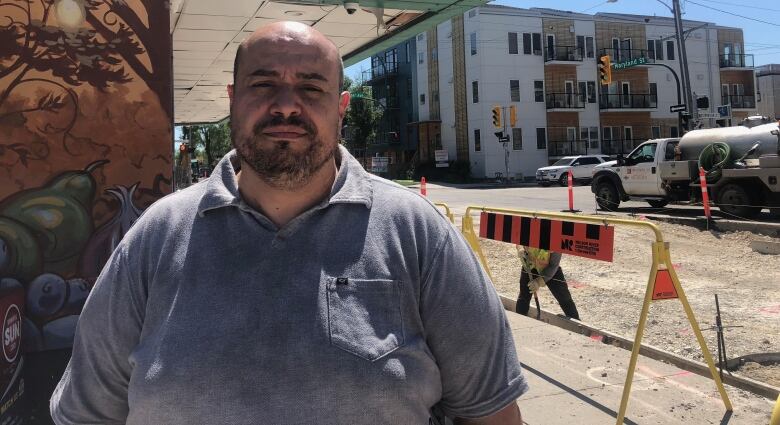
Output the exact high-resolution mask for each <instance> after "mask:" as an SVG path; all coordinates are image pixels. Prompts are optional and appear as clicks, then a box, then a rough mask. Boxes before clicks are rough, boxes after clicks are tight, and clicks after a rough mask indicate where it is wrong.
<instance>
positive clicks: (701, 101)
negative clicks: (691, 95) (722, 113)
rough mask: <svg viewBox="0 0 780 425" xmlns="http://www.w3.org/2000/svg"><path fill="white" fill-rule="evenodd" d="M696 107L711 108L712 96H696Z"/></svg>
mask: <svg viewBox="0 0 780 425" xmlns="http://www.w3.org/2000/svg"><path fill="white" fill-rule="evenodd" d="M696 107H697V108H699V109H709V108H710V98H709V97H707V96H701V97H697V98H696Z"/></svg>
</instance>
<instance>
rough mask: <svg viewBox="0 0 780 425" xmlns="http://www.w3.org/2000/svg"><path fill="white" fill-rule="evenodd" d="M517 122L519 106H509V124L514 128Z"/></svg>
mask: <svg viewBox="0 0 780 425" xmlns="http://www.w3.org/2000/svg"><path fill="white" fill-rule="evenodd" d="M515 124H517V106H515V105H512V106H510V107H509V126H510V127H512V128H514V127H515Z"/></svg>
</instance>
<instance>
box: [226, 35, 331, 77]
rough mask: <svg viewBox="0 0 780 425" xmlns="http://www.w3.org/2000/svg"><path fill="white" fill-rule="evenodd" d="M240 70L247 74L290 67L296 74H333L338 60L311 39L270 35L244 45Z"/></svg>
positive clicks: (328, 50) (320, 44)
mask: <svg viewBox="0 0 780 425" xmlns="http://www.w3.org/2000/svg"><path fill="white" fill-rule="evenodd" d="M241 62H242V63H241V67H242V68H243V70H244V71H246V72H247V73H248V74H251V73H252V72H253V71H254V69H255V68H263V69H269V70H279V68H284V69H289V68H290V67H293V68H294V69H296V70H299V71H302V72H304V71H317V72H327V73H328V74H330V73H335V72H337V69H336V68H337V63H338V57H337V53H334V52H332V51H331V49H329V48H328V47H327V46H324V45H323V44H322V43H318V42H315V41H312V40H300V39H290V38H286V37H283V36H278V35H273V36H270V37H268V38H266V37H263V38H258V39H255V40H252V41H251V42H250V43H247V45H246V50H245V51H244V53H243V54H242V59H241Z"/></svg>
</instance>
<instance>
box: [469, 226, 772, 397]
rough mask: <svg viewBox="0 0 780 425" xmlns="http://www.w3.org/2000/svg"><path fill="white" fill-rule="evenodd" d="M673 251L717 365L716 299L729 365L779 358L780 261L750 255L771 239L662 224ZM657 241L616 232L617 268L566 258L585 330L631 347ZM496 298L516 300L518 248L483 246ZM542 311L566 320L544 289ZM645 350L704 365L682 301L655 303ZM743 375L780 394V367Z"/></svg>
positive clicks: (641, 232) (752, 367)
mask: <svg viewBox="0 0 780 425" xmlns="http://www.w3.org/2000/svg"><path fill="white" fill-rule="evenodd" d="M656 224H658V225H659V226H660V228H661V231H662V233H663V235H664V239H665V240H666V241H667V242H669V243H670V253H671V259H672V263H673V267H674V269H675V270H676V272H677V275H678V277H679V278H680V282H681V285H682V288H683V290H684V292H685V295H686V297H687V299H688V302H689V303H690V305H691V308H692V309H693V312H694V315H695V317H696V320H697V321H698V323H699V326H700V328H701V329H702V331H703V334H704V338H705V340H706V341H707V345H708V347H709V349H710V352H711V353H712V355H713V358H714V359H715V360H717V342H716V341H717V336H716V333H715V331H714V330H712V327H713V326H714V325H715V294H717V295H718V298H719V302H720V311H721V321H722V323H723V325H724V326H725V327H727V329H726V330H725V331H724V334H725V341H726V352H727V355H728V357H729V358H734V357H738V356H743V355H746V354H754V353H768V352H774V353H780V255H765V254H759V253H756V252H754V251H752V250H751V248H750V246H749V245H750V242H751V241H753V240H767V241H772V240H773V239H772V238H770V237H765V236H760V235H755V234H752V233H749V232H730V233H718V232H714V231H700V230H698V229H695V228H691V227H687V226H683V225H676V224H667V223H656ZM653 239H654V238H653V235H652V234H651V233H650V232H649V231H648V230H645V229H637V228H628V227H617V228H616V230H615V260H614V262H613V263H608V262H603V261H596V260H590V259H586V258H581V257H576V256H568V255H567V256H564V258H563V260H562V262H561V266H562V267H563V270H564V273H565V275H566V278H567V280H568V283H569V288H570V290H571V293H572V297H573V298H574V301H575V303H576V304H577V309H578V310H579V313H580V317H581V319H582V321H583V322H585V323H587V324H589V325H592V326H595V327H598V328H601V329H604V330H607V331H610V332H614V333H617V334H619V335H623V336H626V337H628V338H631V339H633V337H634V335H635V334H636V328H637V324H638V322H639V314H640V311H641V308H642V301H643V299H644V294H645V290H646V288H647V281H648V277H649V273H650V266H651V244H652V242H653ZM481 245H482V249H483V252H484V254H485V256H486V258H487V261H488V267H489V268H490V270H491V273H492V276H493V279H494V284H495V286H496V289H497V291H498V292H499V293H500V294H502V295H504V296H507V297H510V298H513V299H514V298H517V293H518V280H519V275H520V262H519V260H518V257H517V251H516V249H515V247H514V246H513V245H510V244H507V243H502V242H495V241H489V240H481ZM539 301H540V303H541V306H542V308H543V309H546V310H551V311H554V312H560V307H559V306H558V305H557V303H556V301H555V298H553V296H552V295H551V294H550V292H549V291H547V290H546V289H542V290H540V291H539ZM643 343H645V344H650V345H653V346H656V347H659V348H662V349H665V350H667V351H671V352H673V353H676V354H679V355H681V356H684V357H686V358H689V359H692V360H697V361H704V358H703V356H702V355H701V349H700V348H699V344H698V343H697V341H696V337H695V335H694V333H693V331H692V329H691V327H690V325H689V323H688V320H687V319H686V314H685V310H684V309H683V307H682V303H681V302H679V301H678V300H664V301H657V302H653V303H652V304H651V306H650V311H649V315H648V321H647V326H646V329H645V334H644V338H643ZM740 373H741V374H742V375H744V376H747V377H750V378H752V379H755V380H759V381H762V382H766V383H768V384H770V385H774V386H778V387H780V364H775V365H764V366H762V365H759V364H757V363H752V362H748V363H746V364H745V365H743V366H742V367H741V368H740Z"/></svg>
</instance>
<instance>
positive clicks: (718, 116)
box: [698, 112, 722, 120]
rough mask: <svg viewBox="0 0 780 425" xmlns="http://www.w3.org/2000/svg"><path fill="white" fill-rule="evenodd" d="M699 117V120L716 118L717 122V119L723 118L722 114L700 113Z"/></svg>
mask: <svg viewBox="0 0 780 425" xmlns="http://www.w3.org/2000/svg"><path fill="white" fill-rule="evenodd" d="M698 116H699V119H704V120H706V119H710V118H714V119H716V120H717V119H720V118H722V117H721V116H720V114H719V113H717V112H699V113H698Z"/></svg>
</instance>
